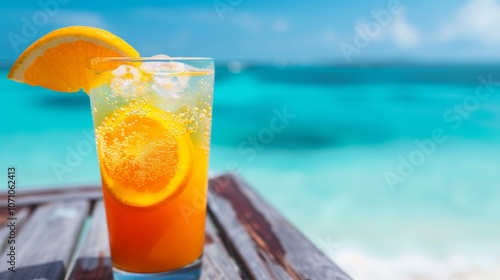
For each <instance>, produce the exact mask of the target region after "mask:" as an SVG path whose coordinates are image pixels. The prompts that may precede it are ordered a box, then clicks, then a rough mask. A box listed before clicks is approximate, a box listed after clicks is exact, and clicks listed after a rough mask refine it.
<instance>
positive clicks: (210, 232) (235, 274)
mask: <svg viewBox="0 0 500 280" xmlns="http://www.w3.org/2000/svg"><path fill="white" fill-rule="evenodd" d="M236 279H242V278H241V276H240V274H239V268H238V266H237V265H236V262H235V261H234V260H233V259H232V258H231V256H230V255H229V253H228V252H227V251H226V248H225V246H224V243H223V242H222V241H221V239H220V237H219V236H218V234H217V231H216V229H215V227H214V225H213V223H212V221H211V220H210V218H209V217H207V221H206V225H205V248H204V252H203V268H202V273H201V280H236Z"/></svg>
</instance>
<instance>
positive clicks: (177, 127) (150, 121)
mask: <svg viewBox="0 0 500 280" xmlns="http://www.w3.org/2000/svg"><path fill="white" fill-rule="evenodd" d="M96 135H97V146H98V153H99V160H100V165H101V174H102V179H103V185H104V187H105V188H107V189H108V190H109V191H110V192H111V194H112V195H113V196H114V197H115V198H116V199H117V200H119V201H120V202H122V203H124V204H127V205H130V206H136V207H147V206H152V205H155V204H158V203H160V202H163V201H166V200H170V199H173V198H174V197H175V196H176V195H177V194H179V193H180V192H181V191H182V190H183V189H184V187H185V186H186V185H187V183H188V180H189V177H190V172H191V154H192V143H191V138H190V137H189V134H188V132H187V130H186V126H185V125H184V124H183V123H182V122H181V121H180V120H178V119H176V118H175V117H174V116H173V115H172V114H170V113H167V112H164V111H162V110H160V109H158V108H156V107H153V106H151V105H147V104H138V103H133V104H131V105H128V106H127V107H124V108H121V109H118V110H117V111H115V112H113V113H111V114H110V115H109V116H108V117H107V118H106V119H105V120H104V121H103V123H102V124H101V125H100V126H99V127H98V128H97V129H96Z"/></svg>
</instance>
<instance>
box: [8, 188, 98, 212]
mask: <svg viewBox="0 0 500 280" xmlns="http://www.w3.org/2000/svg"><path fill="white" fill-rule="evenodd" d="M101 198H102V190H101V187H96V186H94V187H78V188H58V189H43V190H30V191H24V192H23V191H20V192H17V193H16V207H22V206H33V205H40V204H43V203H52V202H56V201H63V200H74V199H86V200H98V199H101ZM4 207H7V196H6V195H0V208H4Z"/></svg>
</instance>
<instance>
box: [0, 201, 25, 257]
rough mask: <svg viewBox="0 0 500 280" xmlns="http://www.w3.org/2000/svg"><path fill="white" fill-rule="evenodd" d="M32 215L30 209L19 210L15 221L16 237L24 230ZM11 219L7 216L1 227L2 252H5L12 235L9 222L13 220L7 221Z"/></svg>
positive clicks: (0, 250) (0, 248) (0, 247)
mask: <svg viewBox="0 0 500 280" xmlns="http://www.w3.org/2000/svg"><path fill="white" fill-rule="evenodd" d="M29 214H30V209H29V208H21V209H19V208H17V209H16V212H15V216H14V218H16V219H15V220H14V221H15V222H16V230H15V231H16V235H17V232H20V230H21V229H22V228H23V226H24V224H25V223H26V221H27V220H28V218H29ZM8 218H9V217H8V216H5V217H4V219H3V222H2V225H1V227H0V252H3V250H5V246H7V245H8V243H7V241H8V238H9V236H10V234H11V230H10V228H9V227H8V226H7V225H8V222H9V221H11V220H7V219H8Z"/></svg>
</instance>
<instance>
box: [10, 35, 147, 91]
mask: <svg viewBox="0 0 500 280" xmlns="http://www.w3.org/2000/svg"><path fill="white" fill-rule="evenodd" d="M124 56H131V57H138V56H139V53H138V52H137V51H136V50H135V49H134V48H133V47H132V46H130V45H129V44H127V42H125V41H124V40H122V39H121V38H119V37H117V36H116V35H114V34H112V33H110V32H108V31H105V30H102V29H99V28H94V27H88V26H70V27H65V28H61V29H57V30H54V31H52V32H50V33H48V34H47V35H45V36H43V37H42V38H40V39H38V40H37V41H36V42H34V43H33V44H32V45H31V46H29V47H28V48H27V49H26V50H25V51H24V52H23V53H22V54H21V55H20V56H19V58H18V59H17V61H16V62H15V63H14V65H13V66H12V68H11V70H10V72H9V74H8V77H9V78H10V79H12V80H15V81H18V82H22V83H26V84H29V85H33V86H41V87H44V88H48V89H52V90H56V91H62V92H77V91H79V90H80V89H82V88H83V89H85V90H86V91H88V87H89V85H88V82H87V80H88V79H87V77H88V75H87V74H88V73H87V67H86V65H87V63H86V59H87V58H89V57H124Z"/></svg>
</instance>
